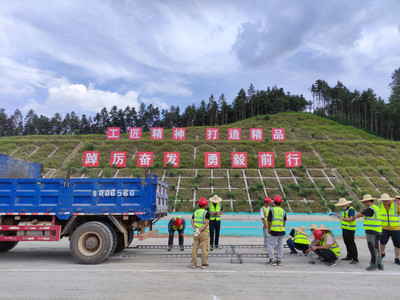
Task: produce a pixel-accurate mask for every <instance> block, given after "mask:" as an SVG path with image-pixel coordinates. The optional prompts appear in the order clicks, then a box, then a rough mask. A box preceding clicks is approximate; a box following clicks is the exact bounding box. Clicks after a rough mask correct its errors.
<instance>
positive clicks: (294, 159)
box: [285, 152, 301, 168]
mask: <svg viewBox="0 0 400 300" xmlns="http://www.w3.org/2000/svg"><path fill="white" fill-rule="evenodd" d="M285 166H286V168H296V167H300V166H301V153H300V152H285Z"/></svg>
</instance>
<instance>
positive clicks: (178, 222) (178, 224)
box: [174, 218, 183, 227]
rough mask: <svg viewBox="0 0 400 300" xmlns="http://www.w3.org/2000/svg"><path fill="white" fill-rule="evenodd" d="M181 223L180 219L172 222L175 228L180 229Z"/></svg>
mask: <svg viewBox="0 0 400 300" xmlns="http://www.w3.org/2000/svg"><path fill="white" fill-rule="evenodd" d="M182 223H183V221H182V219H181V218H177V219H176V220H175V222H174V226H175V227H180V226H181V225H182Z"/></svg>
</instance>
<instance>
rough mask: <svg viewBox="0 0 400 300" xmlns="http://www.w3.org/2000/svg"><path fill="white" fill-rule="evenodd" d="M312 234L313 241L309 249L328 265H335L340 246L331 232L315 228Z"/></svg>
mask: <svg viewBox="0 0 400 300" xmlns="http://www.w3.org/2000/svg"><path fill="white" fill-rule="evenodd" d="M313 235H314V238H315V242H314V244H313V245H311V248H310V249H311V251H314V252H315V253H317V254H318V255H319V256H321V257H322V258H323V259H324V260H325V261H326V262H327V266H328V267H333V266H336V260H337V259H338V258H339V257H340V247H339V244H338V243H337V241H336V239H335V237H334V236H333V234H332V233H331V232H330V231H329V230H321V229H316V230H314V231H313Z"/></svg>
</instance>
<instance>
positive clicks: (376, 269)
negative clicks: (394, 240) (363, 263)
mask: <svg viewBox="0 0 400 300" xmlns="http://www.w3.org/2000/svg"><path fill="white" fill-rule="evenodd" d="M366 270H367V271H378V268H375V267H373V266H369V267H368V268H366Z"/></svg>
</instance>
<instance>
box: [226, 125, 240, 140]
mask: <svg viewBox="0 0 400 300" xmlns="http://www.w3.org/2000/svg"><path fill="white" fill-rule="evenodd" d="M241 137H242V135H241V130H240V128H228V140H229V141H240V139H241Z"/></svg>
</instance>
